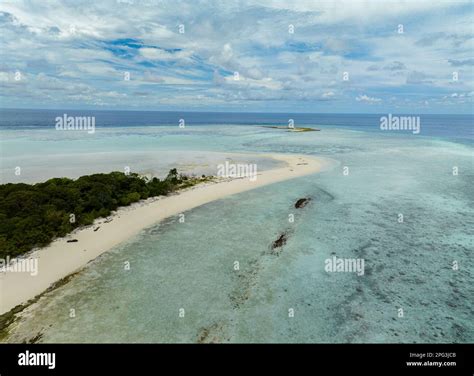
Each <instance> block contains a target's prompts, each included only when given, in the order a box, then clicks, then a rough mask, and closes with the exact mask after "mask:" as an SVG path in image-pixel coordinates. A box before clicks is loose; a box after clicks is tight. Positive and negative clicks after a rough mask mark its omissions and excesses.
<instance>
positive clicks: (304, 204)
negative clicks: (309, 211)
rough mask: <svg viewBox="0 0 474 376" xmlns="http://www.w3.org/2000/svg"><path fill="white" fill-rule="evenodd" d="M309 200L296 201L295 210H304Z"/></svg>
mask: <svg viewBox="0 0 474 376" xmlns="http://www.w3.org/2000/svg"><path fill="white" fill-rule="evenodd" d="M310 201H311V199H310V198H300V199H299V200H298V201H296V204H295V208H296V209H300V208H304V207H305V206H306V204H307V203H308V202H310Z"/></svg>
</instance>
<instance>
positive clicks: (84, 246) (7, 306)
mask: <svg viewBox="0 0 474 376" xmlns="http://www.w3.org/2000/svg"><path fill="white" fill-rule="evenodd" d="M259 156H260V157H264V156H267V157H270V158H273V159H275V160H278V161H282V162H285V163H286V166H285V167H278V168H275V169H270V170H265V171H260V172H258V174H257V179H256V180H255V181H252V180H250V179H248V178H233V179H225V180H224V179H223V180H220V181H217V182H212V183H209V182H206V183H202V184H198V185H196V186H193V187H190V188H186V189H184V190H181V191H178V192H177V193H175V194H171V195H168V196H159V197H155V198H151V199H147V200H144V201H141V202H139V203H136V204H133V205H130V206H126V207H122V208H119V209H118V210H117V211H116V212H114V214H113V215H112V216H110V217H107V218H100V219H97V220H96V221H95V222H94V224H93V225H91V226H87V227H83V228H79V229H76V230H75V231H73V232H72V233H70V234H69V235H67V236H65V237H64V238H59V239H56V240H54V241H53V242H52V243H51V244H50V245H49V246H47V247H44V248H41V249H37V250H33V251H31V252H30V253H28V254H27V256H26V257H24V259H34V258H37V260H38V274H37V275H36V276H31V275H30V274H29V273H12V272H6V273H0V315H3V314H5V313H7V312H9V311H11V310H12V309H13V308H15V307H17V306H18V305H21V304H25V303H27V302H28V301H29V300H31V299H34V298H35V297H37V296H38V295H40V294H42V293H43V292H45V291H46V290H48V289H49V288H51V286H52V285H54V284H55V283H56V282H58V281H60V280H61V279H64V278H65V277H67V276H69V275H71V274H73V273H76V272H78V271H80V270H81V269H83V268H84V267H85V266H86V265H87V264H88V263H89V262H90V261H92V260H94V259H95V258H97V257H98V256H100V255H101V254H103V253H105V252H107V251H108V250H110V249H111V248H113V247H115V246H117V245H119V244H120V243H122V242H124V241H126V240H128V239H130V238H131V237H133V236H134V235H136V234H138V233H139V232H140V231H141V230H143V229H145V228H147V227H150V226H152V225H154V224H156V223H158V222H160V221H162V220H164V219H166V218H169V217H172V216H176V215H179V214H181V213H184V212H186V211H188V210H191V209H194V208H196V207H199V206H201V205H205V204H207V203H210V202H212V201H215V200H218V199H221V198H224V197H227V196H231V195H234V194H237V193H240V192H245V191H248V190H252V189H255V188H259V187H263V186H265V185H269V184H273V183H277V182H281V181H285V180H289V179H293V178H297V177H301V176H305V175H311V174H314V173H318V172H320V171H323V170H324V169H325V168H327V167H329V166H330V165H331V163H330V162H329V160H327V159H324V158H316V157H311V156H306V155H293V154H263V155H259ZM98 226H99V228H98V229H97V227H98ZM71 239H77V242H70V243H68V240H71Z"/></svg>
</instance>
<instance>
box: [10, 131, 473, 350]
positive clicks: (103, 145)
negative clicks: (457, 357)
mask: <svg viewBox="0 0 474 376" xmlns="http://www.w3.org/2000/svg"><path fill="white" fill-rule="evenodd" d="M128 131H130V130H127V129H124V128H121V129H108V130H106V131H104V132H105V133H104V134H102V135H101V136H100V137H97V138H95V139H94V141H92V142H89V143H88V144H87V145H89V146H87V147H86V146H83V144H81V143H80V142H79V143H76V142H74V141H73V140H71V141H70V144H69V147H67V146H66V144H65V143H64V140H62V142H57V140H55V139H54V137H57V136H56V135H51V136H50V135H49V134H48V133H44V134H43V135H42V136H41V138H42V139H41V140H37V141H35V142H33V141H31V136H28V137H25V140H24V142H31V143H32V146H31V148H32V149H30V150H32V154H35V153H36V152H39V151H40V150H42V149H43V148H51V147H52V148H53V149H54V145H58V147H59V148H60V149H61V148H63V149H64V150H62V151H61V153H62V152H63V151H64V152H66V151H67V153H68V154H70V155H73V156H74V157H75V158H76V159H77V158H79V160H80V158H82V157H83V156H84V154H83V153H84V151H85V149H87V151H88V152H91V151H94V150H97V151H104V150H105V151H109V152H110V153H118V152H119V151H120V150H122V148H123V149H125V148H126V149H127V150H129V151H131V152H133V151H134V150H136V151H137V153H138V152H143V151H147V152H150V153H153V152H156V151H160V152H161V151H165V152H170V153H171V152H177V151H179V150H187V151H192V150H197V151H201V152H203V151H204V150H210V151H214V152H222V151H226V152H280V153H303V154H314V155H319V156H325V157H330V158H332V159H335V160H337V161H338V164H336V165H335V166H334V167H333V168H332V169H331V170H329V171H326V172H323V173H321V174H315V175H311V176H307V177H304V178H299V179H295V180H291V181H286V182H283V183H278V184H274V185H271V186H267V187H264V188H260V189H257V190H253V191H250V192H245V193H242V194H239V195H235V196H232V197H228V198H226V199H223V200H219V201H216V202H213V203H210V204H208V205H205V206H202V207H199V208H196V209H194V210H192V211H190V212H188V213H186V220H185V223H179V222H178V220H177V218H169V219H168V220H167V221H165V222H163V223H160V224H156V225H155V226H152V227H151V228H148V229H146V230H144V231H142V233H140V234H139V235H138V236H136V237H135V238H133V239H130V240H129V241H128V242H127V243H124V244H122V245H121V246H119V247H117V248H115V249H114V250H112V251H111V252H108V253H107V254H104V255H103V256H101V257H100V258H98V259H97V260H95V261H94V262H93V263H91V264H90V265H89V266H88V267H87V268H86V269H85V270H84V271H83V272H81V273H80V274H79V275H77V276H76V277H75V278H73V279H72V280H71V281H70V282H69V283H68V284H66V285H64V286H63V287H61V288H59V289H57V290H55V291H53V292H51V293H48V294H47V295H46V296H45V297H44V298H42V299H40V300H39V301H38V302H37V303H35V304H34V305H32V306H31V307H29V308H28V309H27V310H26V311H25V313H24V315H23V318H22V319H20V320H19V321H18V322H17V323H16V324H15V325H14V326H13V327H12V330H11V333H10V336H9V337H8V338H7V340H9V341H22V340H24V339H27V338H30V337H32V336H34V335H36V334H37V333H42V339H41V340H42V341H44V342H198V341H200V342H331V343H332V342H337V343H339V342H472V341H474V304H473V302H474V288H473V276H474V275H473V273H474V265H473V257H472V256H473V250H474V241H473V235H474V234H473V232H474V230H473V229H474V215H473V214H474V205H473V200H472V198H473V190H472V186H473V180H474V179H473V160H472V152H473V149H472V147H470V146H468V145H461V144H456V143H451V142H447V141H443V140H439V139H431V138H419V137H416V136H408V135H404V136H394V135H393V134H391V135H390V136H388V135H385V134H374V133H367V132H359V131H354V130H341V129H323V131H322V132H312V133H303V134H290V133H287V132H282V131H279V130H271V129H264V128H256V127H245V126H233V127H232V126H228V127H219V128H215V126H209V127H206V126H202V127H199V128H197V129H186V132H187V133H186V134H184V135H183V134H177V131H176V130H173V129H170V128H166V127H162V128H160V129H159V130H158V129H150V128H140V129H134V130H133V132H132V133H133V135H132V136H130V135H128V136H126V134H127V132H128ZM45 132H46V131H45ZM53 136H54V137H53ZM35 137H39V136H35ZM126 140H128V141H126ZM21 142H23V141H21V138H18V139H17V140H16V141H15V142H12V143H10V147H11V148H12V149H11V150H10V151H11V152H12V153H13V152H14V150H13V149H14V148H18V147H20V145H21ZM94 143H96V144H94ZM122 143H123V144H122ZM6 144H8V143H6ZM59 145H61V146H59ZM84 145H85V144H84ZM34 148H37V149H34ZM53 154H54V153H53ZM48 155H51V154H48ZM81 156H82V157H81ZM137 161H138V162H140V158H138V157H137ZM453 166H456V167H458V169H459V175H457V176H453V174H452V168H453ZM344 167H348V168H349V174H348V175H344V174H343V171H344ZM301 197H310V198H311V199H312V200H311V201H310V203H309V204H308V205H307V206H306V207H304V208H302V209H295V208H294V207H293V205H294V203H295V202H296V200H297V199H299V198H301ZM400 213H402V214H403V217H404V221H403V223H399V222H398V220H397V219H398V215H399V214H400ZM289 214H294V215H295V221H294V223H290V222H289V221H288V215H289ZM283 232H285V233H287V235H288V241H287V243H286V244H285V245H284V246H283V247H282V249H281V252H280V254H279V255H275V254H273V253H272V252H271V250H270V245H271V244H272V242H273V241H274V240H276V239H277V238H278V236H279V235H280V234H281V233H283ZM334 255H335V256H337V257H344V258H363V259H364V260H365V273H364V275H362V276H357V275H356V274H354V273H327V272H326V271H325V270H324V265H325V260H326V259H327V258H330V257H332V256H334ZM236 261H237V262H238V263H239V266H240V270H234V265H235V264H234V263H235V262H236ZM454 261H456V262H457V263H458V265H459V270H453V268H452V265H453V262H454ZM125 262H129V263H130V270H125V269H124V263H125ZM181 308H182V309H184V317H180V315H179V313H180V309H181ZM400 308H401V309H403V317H399V309H400ZM71 309H74V310H75V317H74V318H71V317H70V315H69V314H70V310H71ZM289 310H292V312H294V315H293V317H289V316H290V315H289Z"/></svg>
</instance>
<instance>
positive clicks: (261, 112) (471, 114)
mask: <svg viewBox="0 0 474 376" xmlns="http://www.w3.org/2000/svg"><path fill="white" fill-rule="evenodd" d="M3 110H14V111H98V112H112V111H115V112H168V113H173V112H178V113H179V112H184V113H204V114H205V113H210V114H214V113H215V114H295V115H382V114H387V112H291V111H286V112H274V111H272V112H263V111H216V110H214V111H199V110H143V109H140V110H132V109H96V108H77V109H74V108H15V107H1V106H0V111H3ZM388 113H390V114H402V115H413V114H415V112H404V111H401V112H388ZM417 115H447V116H474V111H473V112H471V113H442V112H436V113H417Z"/></svg>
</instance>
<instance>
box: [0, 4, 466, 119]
mask: <svg viewBox="0 0 474 376" xmlns="http://www.w3.org/2000/svg"><path fill="white" fill-rule="evenodd" d="M473 15H474V2H473V1H457V0H443V1H437V0H429V1H424V0H416V1H376V0H374V1H362V0H360V1H357V0H352V1H326V0H325V1H304V0H286V1H257V0H255V1H230V0H227V1H196V0H188V1H179V0H173V1H165V0H116V1H90V0H88V1H82V0H74V1H73V0H67V1H48V0H41V1H40V0H36V1H2V2H1V3H0V28H1V30H0V55H1V56H0V57H1V59H0V85H1V91H0V106H1V107H13V108H58V109H61V108H65V109H74V108H103V109H136V110H139V109H146V110H201V111H216V110H217V111H264V112H282V111H283V112H284V111H288V112H384V113H385V112H392V113H403V112H405V113H415V114H416V113H472V112H473V101H474V91H473V90H474V42H473V37H474V29H473V22H474V20H473Z"/></svg>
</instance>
